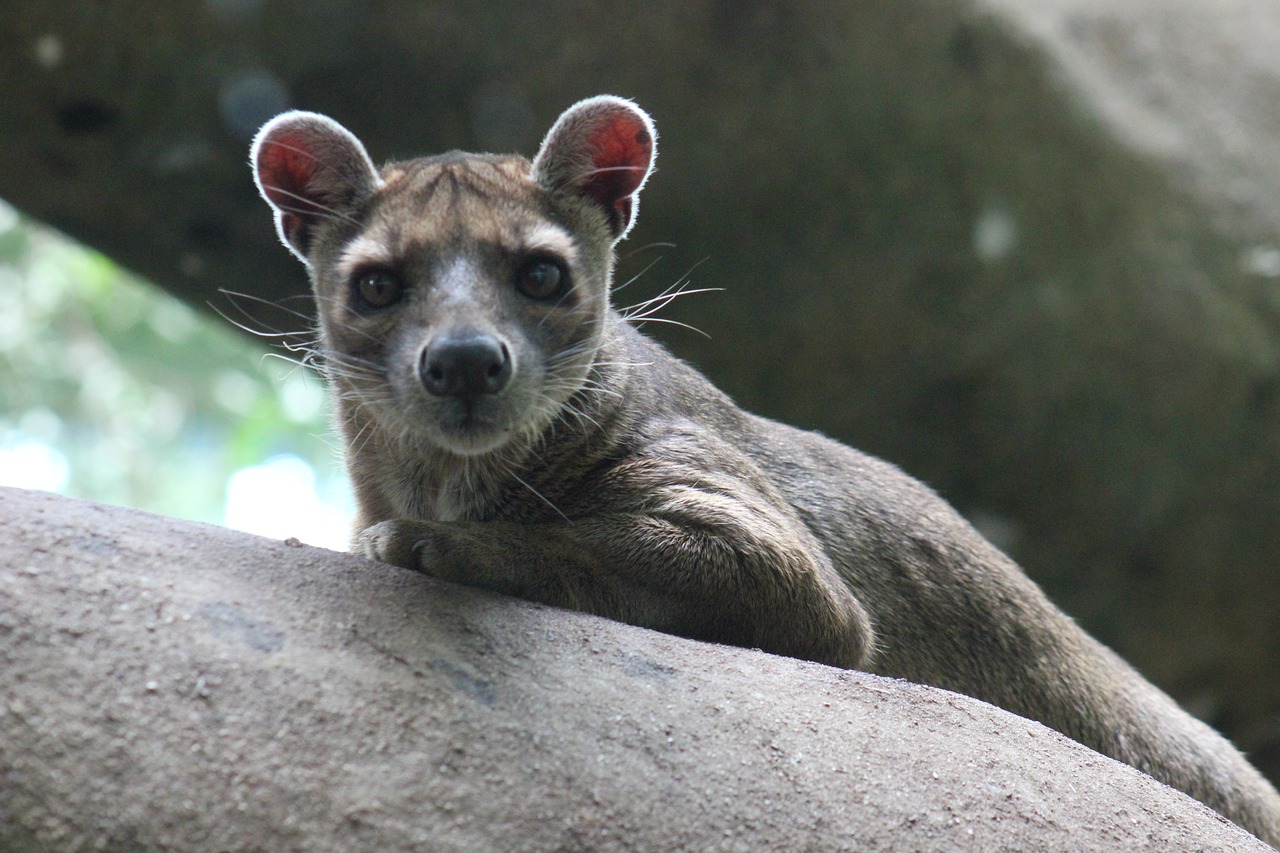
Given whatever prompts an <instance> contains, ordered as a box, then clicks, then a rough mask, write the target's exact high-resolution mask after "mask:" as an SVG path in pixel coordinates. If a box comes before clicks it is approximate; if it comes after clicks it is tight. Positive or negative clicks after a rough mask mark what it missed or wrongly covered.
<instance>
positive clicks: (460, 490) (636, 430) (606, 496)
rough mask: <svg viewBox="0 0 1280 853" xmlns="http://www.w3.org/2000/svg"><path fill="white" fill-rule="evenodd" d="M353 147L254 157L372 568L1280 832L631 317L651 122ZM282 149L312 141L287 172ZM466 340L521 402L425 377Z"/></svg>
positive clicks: (890, 505)
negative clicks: (1069, 751) (521, 278)
mask: <svg viewBox="0 0 1280 853" xmlns="http://www.w3.org/2000/svg"><path fill="white" fill-rule="evenodd" d="M326 123H327V124H326ZM344 134H346V132H345V131H342V130H341V129H340V128H338V126H337V125H334V124H333V123H332V122H331V121H330V120H328V119H324V118H322V117H318V116H312V115H309V114H300V113H293V114H287V115H286V116H282V117H280V118H278V119H276V120H274V121H273V122H272V123H270V124H268V125H267V127H265V128H264V129H263V132H262V133H261V134H260V136H259V139H258V141H257V142H256V143H255V148H254V160H255V164H256V165H257V176H258V179H259V185H260V188H261V189H262V191H263V194H264V195H265V196H266V197H267V199H268V201H270V202H271V203H272V204H273V206H274V207H275V209H276V213H277V222H278V224H279V227H280V231H281V235H282V237H283V238H284V239H285V241H286V244H287V245H289V246H290V248H292V249H293V250H294V251H295V253H297V254H298V255H299V257H301V258H302V259H303V260H304V262H305V263H307V265H308V266H309V268H310V270H311V274H312V279H313V283H314V289H315V293H316V298H317V303H318V308H319V316H320V332H321V346H322V352H323V355H324V358H325V359H326V366H327V371H328V374H329V378H330V381H331V382H332V385H333V388H334V390H335V391H336V393H337V399H338V414H339V418H340V423H341V428H342V430H343V433H344V436H345V438H346V444H347V466H348V469H349V471H350V474H351V478H352V481H353V483H354V486H355V490H356V495H357V501H358V505H359V518H358V519H357V522H356V528H357V536H356V540H355V549H356V550H357V551H359V552H361V553H364V554H367V555H369V556H372V557H376V558H378V559H382V560H387V561H389V562H392V563H396V564H399V565H404V566H409V567H412V568H416V569H420V570H422V571H424V572H428V573H430V574H432V575H434V576H436V577H440V578H445V579H448V580H453V581H458V582H461V583H467V584H474V585H477V586H482V587H486V588H488V589H492V590H496V591H499V592H503V593H508V594H511V595H517V596H522V597H525V598H529V599H532V600H535V601H541V602H545V603H547V604H551V605H556V606H562V607H570V608H574V609H579V610H585V611H589V612H593V613H597V614H600V615H603V616H608V617H611V618H615V619H619V620H623V621H627V622H631V623H634V624H637V625H644V626H648V627H651V628H657V629H659V630H663V631H669V632H672V633H676V634H681V635H684V636H687V637H694V638H698V639H702V640H709V641H715V642H722V643H732V644H737V645H742V646H749V647H759V648H762V649H765V650H768V651H771V652H775V653H778V654H784V655H792V656H796V657H801V658H807V659H810V660H815V661H820V662H823V663H829V664H832V665H835V666H841V667H851V668H861V669H865V670H868V671H871V672H876V673H881V674H885V675H891V676H898V677H902V678H907V679H911V680H913V681H918V682H923V683H926V684H932V685H936V686H939V687H943V688H947V689H950V690H956V691H959V692H962V693H966V694H969V695H971V696H975V697H978V698H980V699H984V700H986V701H989V702H992V703H994V704H997V705H999V706H1001V707H1004V708H1006V709H1008V710H1010V711H1013V712H1015V713H1018V714H1022V715H1025V716H1028V717H1032V718H1034V719H1037V720H1040V721H1042V722H1044V723H1045V724H1047V725H1049V726H1052V727H1054V728H1056V729H1058V730H1059V731H1061V732H1063V733H1065V734H1067V735H1069V736H1070V737H1072V738H1075V739H1076V740H1078V741H1080V742H1081V743H1084V744H1086V745H1088V746H1091V747H1093V748H1094V749H1097V750H1099V751H1100V752H1103V753H1105V754H1107V755H1110V756H1112V757H1114V758H1117V759H1119V760H1121V761H1125V762H1128V763H1130V764H1132V765H1134V766H1135V767H1138V768H1140V769H1142V770H1144V771H1146V772H1148V773H1150V774H1151V775H1153V776H1155V777H1156V778H1158V779H1161V780H1163V781H1164V782H1166V783H1168V784H1170V785H1172V786H1174V787H1177V788H1180V789H1182V790H1183V791H1186V792H1187V793H1189V794H1191V795H1192V796H1194V797H1197V798H1198V799H1200V800H1201V801H1203V802H1205V803H1207V804H1208V805H1210V806H1212V807H1213V808H1215V809H1217V810H1218V811H1220V812H1221V813H1222V814H1224V815H1226V816H1228V817H1230V818H1232V819H1233V820H1235V821H1237V822H1238V823H1240V824H1241V825H1242V826H1244V827H1246V828H1248V829H1250V830H1251V831H1253V832H1254V833H1255V834H1257V835H1259V836H1260V837H1262V838H1263V839H1265V840H1267V841H1269V842H1270V843H1272V844H1276V843H1277V842H1280V796H1277V793H1276V791H1275V789H1274V788H1272V787H1271V786H1270V785H1269V784H1268V783H1267V782H1266V781H1265V780H1264V779H1263V778H1262V777H1261V776H1260V775H1259V774H1258V773H1257V772H1256V771H1255V770H1254V769H1253V768H1252V767H1251V766H1250V765H1249V764H1248V763H1247V762H1246V761H1245V760H1244V759H1243V758H1242V757H1241V755H1240V754H1239V753H1238V752H1237V751H1236V750H1235V749H1234V748H1233V747H1232V746H1231V745H1230V744H1228V743H1227V742H1226V741H1225V740H1223V739H1222V738H1221V737H1220V736H1219V735H1217V734H1216V733H1215V732H1213V731H1212V730H1211V729H1209V728H1208V727H1207V726H1205V725H1203V724H1202V723H1200V722H1198V721H1196V720H1194V719H1193V718H1191V717H1190V716H1189V715H1187V714H1186V713H1185V712H1183V711H1182V710H1181V709H1179V708H1178V707H1177V705H1176V704H1174V702H1173V701H1172V700H1170V699H1169V698H1168V697H1167V696H1165V695H1164V694H1163V693H1161V692H1160V691H1159V690H1157V689H1156V688H1155V687H1153V686H1152V685H1151V684H1149V683H1148V682H1146V681H1145V680H1144V679H1143V678H1142V677H1141V676H1140V675H1138V674H1137V673H1136V672H1134V671H1133V670H1132V669H1131V668H1130V667H1129V666H1128V665H1126V664H1125V663H1124V662H1123V661H1121V660H1120V659H1119V658H1118V657H1117V656H1116V655H1115V654H1113V653H1112V652H1111V651H1110V650H1108V649H1106V648H1105V647H1103V646H1102V645H1101V644H1099V643H1098V642H1097V641H1095V640H1093V639H1092V638H1091V637H1089V636H1088V635H1086V634H1085V633H1084V632H1083V631H1081V630H1080V629H1079V628H1078V627H1077V626H1076V625H1075V624H1074V623H1073V622H1072V621H1071V620H1070V619H1069V618H1068V617H1067V616H1065V615H1064V614H1063V613H1062V612H1060V611H1059V610H1058V609H1057V608H1055V607H1054V606H1053V605H1052V604H1051V603H1050V602H1049V601H1048V600H1047V599H1046V598H1045V596H1044V595H1043V593H1042V592H1041V591H1040V589H1039V588H1038V587H1037V586H1036V585H1035V584H1034V583H1033V582H1032V581H1031V580H1029V579H1028V578H1027V577H1026V575H1024V574H1023V572H1022V571H1021V570H1020V569H1019V568H1018V567H1017V566H1016V565H1015V564H1014V563H1013V562H1012V561H1011V560H1009V559H1008V558H1007V557H1006V556H1005V555H1004V554H1002V553H1001V552H1000V551H998V550H997V549H996V548H995V547H993V546H992V545H991V544H989V543H988V542H987V541H986V540H985V539H983V538H982V537H981V536H980V535H979V534H978V533H977V532H976V531H975V530H974V529H973V528H972V527H971V526H970V525H969V524H968V523H966V522H965V521H964V519H962V518H961V517H960V516H959V515H958V514H957V513H956V512H955V511H954V510H952V509H951V507H949V506H948V505H947V504H946V503H945V502H944V501H942V500H941V499H940V498H939V497H938V496H937V495H935V494H934V493H933V492H931V491H930V490H929V489H928V488H926V487H925V486H923V485H921V484H920V483H918V482H916V481H915V480H913V479H911V478H910V477H908V476H906V475H905V474H903V473H902V472H901V471H899V470H898V469H897V468H895V467H893V466H892V465H889V464H887V463H885V462H882V461H880V460H877V459H874V458H871V457H869V456H866V455H865V454H862V453H859V452H858V451H856V450H853V449H851V448H849V447H846V446H844V445H842V444H839V443H837V442H835V441H832V440H831V439H828V438H825V437H823V436H821V435H818V434H815V433H810V432H802V431H800V430H796V429H793V428H791V427H788V426H784V425H782V424H778V423H774V422H771V421H768V420H765V419H763V418H759V417H756V416H753V415H751V414H748V413H746V412H743V411H742V410H740V409H739V408H738V407H737V406H735V405H734V404H733V402H732V401H731V400H729V399H728V398H727V397H726V396H725V395H724V394H722V393H721V392H719V391H718V390H716V389H715V388H714V387H713V386H712V385H711V384H710V383H709V382H708V381H707V380H706V379H705V378H703V377H702V376H701V375H700V374H698V373H697V372H696V371H694V370H693V369H691V368H690V367H688V366H687V365H685V364H683V363H682V362H680V361H678V360H677V359H675V358H673V357H672V356H671V355H670V354H668V353H667V352H666V351H665V350H664V349H662V348H661V347H660V346H659V345H657V344H656V343H654V342H652V341H650V340H649V339H647V338H645V337H643V336H642V335H641V334H639V333H638V332H637V331H635V329H634V328H632V327H631V326H630V325H628V323H627V322H625V320H624V319H623V318H621V317H620V316H619V315H618V313H617V312H616V311H614V310H613V309H611V308H610V307H609V304H608V292H609V287H610V280H611V276H612V267H613V246H614V244H615V243H616V241H617V240H618V239H619V238H620V237H621V236H622V235H623V234H625V233H626V230H627V229H628V228H629V227H630V225H631V223H632V221H633V220H634V215H635V209H636V207H635V206H636V203H637V198H636V193H637V192H638V190H639V188H640V186H641V185H643V183H644V180H645V178H647V176H648V173H649V169H650V168H651V165H652V157H653V153H654V152H653V144H654V136H653V129H652V125H651V124H649V122H648V118H647V116H645V115H644V114H643V113H642V112H641V111H640V110H639V108H637V107H635V106H634V105H633V104H630V103H629V102H626V101H622V100H620V99H613V98H600V99H592V100H590V101H586V102H583V103H582V104H579V105H577V106H575V107H574V108H573V109H571V110H570V111H569V112H567V113H566V115H565V116H564V117H562V118H561V120H560V121H559V122H558V123H557V124H556V126H555V127H554V128H553V129H552V131H551V133H550V134H548V138H547V141H546V142H545V143H544V145H543V148H542V151H541V152H540V153H539V155H538V158H537V159H536V160H535V161H534V162H533V163H532V164H531V163H529V162H528V161H526V160H524V159H522V158H519V157H493V156H484V155H457V154H453V155H444V156H442V157H435V158H426V159H420V160H414V161H410V162H406V163H399V164H395V165H392V166H389V167H387V168H386V169H384V170H382V171H381V172H380V173H378V172H376V171H375V170H374V169H373V167H372V165H371V164H369V163H368V158H367V156H366V155H365V154H364V150H363V148H362V147H359V143H358V142H355V141H354V137H350V136H349V134H346V135H344ZM317 140H319V141H317ZM273 146H274V148H273ZM352 146H354V148H352ZM276 148H279V149H281V150H288V151H289V152H292V153H291V154H290V155H289V156H287V157H284V156H282V157H280V158H278V159H277V160H273V159H272V158H273V156H274V155H273V151H274V150H276ZM348 149H350V150H348ZM299 152H300V153H299ZM293 155H297V156H293ZM299 157H301V158H302V159H298V158H299ZM308 157H309V158H311V159H310V160H308V159H307V158H308ZM308 164H310V165H308ZM541 255H549V256H552V257H554V258H555V259H556V260H557V262H559V263H561V264H562V265H563V269H564V271H565V272H567V274H568V275H569V276H570V279H571V282H572V287H571V289H570V290H569V291H568V292H567V293H566V294H565V295H564V296H563V298H560V299H558V300H555V301H538V300H533V299H529V298H526V297H525V296H523V295H522V294H521V293H519V292H517V289H516V288H514V287H513V286H512V281H513V276H518V275H519V274H520V273H519V270H521V269H522V267H521V265H522V264H524V263H526V262H527V261H528V259H529V258H530V257H536V256H541ZM369 269H386V270H390V271H392V272H393V273H394V275H395V276H396V278H397V281H399V282H401V283H402V284H403V285H404V288H405V295H404V297H403V299H402V301H400V302H398V303H397V304H395V305H392V306H391V307H389V308H384V309H380V310H374V311H369V310H365V309H362V308H360V307H359V306H358V305H356V303H354V302H353V298H354V297H353V296H352V287H353V284H352V282H353V280H354V279H355V277H358V276H359V275H360V274H361V273H362V271H365V270H369ZM353 306H354V307H353ZM462 327H465V328H467V329H479V330H481V331H483V333H484V334H486V335H491V336H493V337H494V339H496V340H500V341H501V342H502V344H503V346H504V347H507V348H508V349H509V350H510V352H511V353H512V361H513V364H514V372H513V378H512V380H511V383H510V385H508V386H507V387H505V388H504V389H503V390H502V391H501V392H500V393H494V394H484V395H473V396H471V397H466V398H462V397H437V396H433V395H432V394H429V393H427V392H426V391H424V390H423V383H422V381H421V378H420V375H419V371H420V367H419V365H420V360H421V358H422V352H423V350H424V347H425V346H426V343H427V342H428V341H430V340H432V339H433V338H434V337H435V336H438V335H441V334H444V333H445V332H447V331H448V330H449V329H456V328H462Z"/></svg>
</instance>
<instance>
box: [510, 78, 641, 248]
mask: <svg viewBox="0 0 1280 853" xmlns="http://www.w3.org/2000/svg"><path fill="white" fill-rule="evenodd" d="M657 145H658V133H657V131H656V130H655V129H654V127H653V121H652V119H650V118H649V116H648V114H647V113H645V111H644V110H642V109H640V108H639V107H638V106H636V105H635V104H633V103H632V102H631V101H628V100H626V99H625V98H617V97H614V96H613V95H599V96H597V97H594V98H588V99H587V100H585V101H579V102H578V103H576V104H574V105H573V106H571V107H569V109H567V110H565V111H564V113H563V114H562V115H561V116H560V118H559V119H557V120H556V123H555V124H554V125H553V126H552V127H551V130H550V131H549V132H548V133H547V138H546V139H545V140H543V142H542V148H541V149H540V150H539V151H538V156H537V157H535V158H534V160H533V179H534V180H535V181H537V182H538V183H539V184H541V185H542V186H544V187H546V188H547V189H549V190H551V191H552V192H555V193H570V194H575V195H579V196H582V197H584V198H586V199H587V200H589V201H590V202H592V203H594V204H595V205H596V206H597V207H599V209H600V210H601V212H603V213H604V215H605V219H606V221H607V222H608V224H609V230H610V232H611V233H612V234H613V238H614V240H621V239H622V238H623V237H624V236H626V233H627V232H628V231H629V230H631V226H632V224H633V223H634V222H635V220H636V213H637V211H638V210H639V205H640V200H639V193H640V188H641V187H643V186H644V182H645V181H646V180H647V179H648V177H649V174H650V173H651V172H652V171H653V160H654V157H655V156H656V155H657Z"/></svg>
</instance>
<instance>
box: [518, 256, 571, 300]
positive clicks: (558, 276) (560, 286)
mask: <svg viewBox="0 0 1280 853" xmlns="http://www.w3.org/2000/svg"><path fill="white" fill-rule="evenodd" d="M516 289H517V290H519V291H520V292H521V293H523V294H524V295H525V296H527V297H529V298H530V299H540V300H541V299H554V298H556V297H559V296H563V295H564V294H565V292H566V291H568V289H569V272H568V270H566V269H565V268H564V267H563V266H562V265H561V264H559V263H557V262H556V261H553V260H551V259H549V258H534V259H533V260H531V261H528V262H527V263H525V265H524V266H522V267H520V269H519V270H517V271H516Z"/></svg>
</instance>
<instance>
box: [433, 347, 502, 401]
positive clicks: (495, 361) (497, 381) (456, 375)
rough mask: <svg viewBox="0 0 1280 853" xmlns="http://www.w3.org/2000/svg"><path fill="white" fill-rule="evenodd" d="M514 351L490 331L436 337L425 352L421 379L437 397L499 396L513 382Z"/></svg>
mask: <svg viewBox="0 0 1280 853" xmlns="http://www.w3.org/2000/svg"><path fill="white" fill-rule="evenodd" d="M511 372H512V364H511V351H510V349H509V348H508V347H507V345H506V344H505V343H504V342H502V341H500V340H498V338H497V337H495V336H494V335H492V334H489V333H487V332H477V331H471V330H461V331H453V332H445V333H443V334H441V335H437V336H436V337H435V338H433V339H432V341H431V342H430V343H428V344H427V345H426V346H425V347H424V348H423V350H422V355H421V357H420V359H419V362H418V376H419V378H420V379H421V380H422V386H423V387H424V388H426V389H427V393H429V394H431V395H432V396H435V397H472V396H477V395H480V394H496V393H498V392H499V391H501V390H502V389H503V388H505V387H506V386H507V383H508V382H509V381H510V379H511Z"/></svg>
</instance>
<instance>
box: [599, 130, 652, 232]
mask: <svg viewBox="0 0 1280 853" xmlns="http://www.w3.org/2000/svg"><path fill="white" fill-rule="evenodd" d="M592 130H593V131H594V132H593V133H592V136H591V139H590V147H591V150H592V151H593V152H594V153H593V155H592V158H591V162H592V165H593V166H594V167H595V168H594V169H593V170H592V171H591V172H589V173H588V175H587V179H586V181H585V182H584V185H583V189H584V190H585V191H586V192H587V194H588V195H590V196H591V197H592V198H594V199H596V200H597V201H598V202H600V203H601V204H602V205H604V206H605V208H606V209H614V210H617V211H618V212H619V213H621V214H624V215H625V218H624V220H623V221H624V222H626V221H629V219H630V216H629V213H630V211H629V210H626V211H624V210H623V209H622V202H623V201H624V200H626V199H629V198H630V196H631V195H632V194H633V193H634V192H635V191H636V190H637V189H639V188H640V184H641V183H643V182H644V178H645V174H646V173H647V172H648V171H649V163H650V162H651V161H652V160H653V136H652V134H650V133H649V129H648V128H647V127H645V125H644V122H642V121H641V120H640V119H639V118H638V117H636V116H635V115H633V114H631V113H630V112H621V111H619V112H615V113H614V114H613V115H611V116H610V117H609V119H608V120H607V121H604V122H601V123H600V124H599V125H598V126H597V127H595V128H593V129H592Z"/></svg>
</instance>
